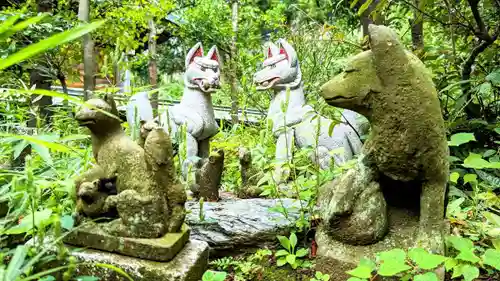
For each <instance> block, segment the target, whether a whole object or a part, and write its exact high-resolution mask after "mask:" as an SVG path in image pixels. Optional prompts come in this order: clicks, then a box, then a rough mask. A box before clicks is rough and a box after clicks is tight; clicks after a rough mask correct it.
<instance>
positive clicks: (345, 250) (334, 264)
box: [315, 208, 419, 281]
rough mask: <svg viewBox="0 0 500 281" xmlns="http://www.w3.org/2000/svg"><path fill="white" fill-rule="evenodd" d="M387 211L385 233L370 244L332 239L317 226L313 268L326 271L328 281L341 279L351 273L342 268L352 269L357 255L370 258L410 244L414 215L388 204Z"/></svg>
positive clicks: (413, 238) (412, 243)
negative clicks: (377, 240)
mask: <svg viewBox="0 0 500 281" xmlns="http://www.w3.org/2000/svg"><path fill="white" fill-rule="evenodd" d="M388 214H389V232H388V234H387V235H386V236H385V237H384V239H382V240H381V241H379V242H378V243H375V244H372V245H366V246H353V245H349V244H345V243H342V242H339V241H336V240H333V239H332V238H331V237H330V236H328V234H327V232H326V231H325V230H324V229H323V228H322V227H319V228H318V230H317V231H316V237H315V239H316V243H317V245H318V250H317V256H316V270H318V271H321V272H322V273H328V274H330V280H331V281H345V280H347V279H348V278H349V277H351V276H349V275H347V274H346V273H345V272H346V271H349V270H352V269H354V268H355V267H356V266H357V265H358V262H359V260H360V259H361V258H364V257H366V258H369V259H372V260H374V259H375V256H376V253H378V252H383V251H388V250H391V249H394V248H401V249H408V248H411V247H414V246H415V242H416V241H417V233H418V229H419V225H418V216H416V215H412V214H410V213H408V212H405V211H404V210H398V209H392V208H391V210H389V212H388ZM391 280H392V279H391Z"/></svg>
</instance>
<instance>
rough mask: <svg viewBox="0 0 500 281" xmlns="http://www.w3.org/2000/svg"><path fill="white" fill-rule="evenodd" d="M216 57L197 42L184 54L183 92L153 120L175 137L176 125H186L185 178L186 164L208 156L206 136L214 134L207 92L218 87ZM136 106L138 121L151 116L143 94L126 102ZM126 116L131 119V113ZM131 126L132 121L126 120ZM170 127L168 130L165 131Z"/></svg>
mask: <svg viewBox="0 0 500 281" xmlns="http://www.w3.org/2000/svg"><path fill="white" fill-rule="evenodd" d="M220 63H221V62H220V56H219V52H218V50H217V47H216V46H213V47H212V48H211V49H210V50H209V51H208V54H207V55H206V56H204V55H203V46H202V44H201V43H197V44H196V45H194V47H193V48H191V50H190V51H189V52H188V54H187V56H186V72H185V74H184V93H183V95H182V98H181V102H180V103H179V104H177V105H174V106H171V107H169V109H168V112H165V113H163V114H162V115H161V116H159V118H158V117H157V118H156V119H155V121H156V122H158V123H159V124H160V125H161V126H163V128H164V129H165V130H166V131H167V132H169V133H170V135H171V136H175V135H176V133H177V131H178V130H179V127H180V126H181V125H183V124H186V145H187V153H186V159H185V160H184V162H183V165H182V174H183V176H184V177H185V178H186V176H187V171H188V168H189V165H190V164H192V165H193V168H197V167H198V164H199V160H200V159H205V158H208V156H209V153H210V147H209V141H210V138H211V137H213V136H214V135H216V134H217V132H218V131H219V126H218V124H217V122H216V121H215V117H214V116H215V115H214V109H213V107H212V96H211V93H212V92H214V91H216V89H218V88H219V87H220V80H219V79H220ZM135 107H136V108H137V115H138V118H139V120H140V121H150V120H145V117H146V118H147V117H149V116H152V113H149V111H150V110H151V106H150V105H149V99H148V98H147V95H144V94H143V93H138V94H136V95H134V96H133V97H132V98H131V99H130V102H129V106H128V108H127V110H128V111H131V110H134V108H135ZM143 111H145V112H143ZM133 114H134V112H132V114H130V113H129V114H127V116H129V115H130V117H128V118H132V117H133V116H134V115H133ZM127 121H128V122H129V124H130V125H131V126H133V124H134V120H127ZM169 130H170V131H169Z"/></svg>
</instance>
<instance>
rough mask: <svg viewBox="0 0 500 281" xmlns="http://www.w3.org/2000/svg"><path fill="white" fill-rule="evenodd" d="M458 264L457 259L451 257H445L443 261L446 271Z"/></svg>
mask: <svg viewBox="0 0 500 281" xmlns="http://www.w3.org/2000/svg"><path fill="white" fill-rule="evenodd" d="M457 265H458V261H457V260H456V259H453V258H449V259H446V261H445V262H444V268H445V269H446V271H450V270H452V269H453V268H455V267H456V266H457Z"/></svg>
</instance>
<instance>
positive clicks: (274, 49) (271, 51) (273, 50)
mask: <svg viewBox="0 0 500 281" xmlns="http://www.w3.org/2000/svg"><path fill="white" fill-rule="evenodd" d="M278 54H279V49H278V46H276V44H274V43H273V42H269V43H267V48H266V51H265V53H264V56H265V57H266V59H268V58H272V57H274V56H277V55H278Z"/></svg>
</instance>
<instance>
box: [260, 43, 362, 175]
mask: <svg viewBox="0 0 500 281" xmlns="http://www.w3.org/2000/svg"><path fill="white" fill-rule="evenodd" d="M265 57H266V58H265V60H264V62H263V63H262V66H263V69H262V70H260V71H258V72H257V73H255V75H254V83H255V84H257V90H259V91H264V90H268V89H273V90H274V92H275V94H274V97H273V98H272V100H271V104H270V106H269V111H268V113H267V118H269V119H271V120H272V121H273V133H274V135H275V137H276V138H277V142H276V160H278V161H279V162H280V163H282V162H284V161H287V159H290V157H291V153H292V145H291V144H292V137H294V138H295V144H296V145H297V146H298V147H307V146H311V147H316V132H317V129H318V120H317V119H314V120H313V117H314V116H316V115H317V114H316V113H314V111H313V108H312V107H311V106H309V105H306V102H305V97H304V89H303V83H302V73H301V71H300V66H299V61H298V59H297V53H296V52H295V50H294V49H293V47H292V46H291V45H290V44H288V42H286V41H285V40H284V39H279V40H278V41H277V45H276V44H274V43H270V44H269V46H268V47H267V49H266V52H265ZM287 89H289V91H290V94H289V97H288V107H287V108H286V112H283V111H282V109H281V106H282V105H281V104H282V103H283V104H285V103H286V100H287ZM342 115H343V117H342V123H340V124H337V125H336V126H335V127H334V129H333V133H332V136H329V134H328V129H329V127H330V124H331V122H332V121H331V120H329V119H327V118H324V117H322V116H318V118H320V128H319V137H318V139H317V141H318V143H317V154H318V158H319V159H316V153H313V154H312V155H311V160H313V161H314V162H315V163H317V164H319V165H320V167H321V168H322V169H327V168H329V167H330V163H331V160H332V158H333V159H334V161H335V163H336V164H342V163H344V162H345V161H347V160H350V159H352V158H353V155H355V154H357V153H359V152H360V151H361V148H362V145H363V144H362V142H361V140H360V139H359V135H361V134H364V132H363V130H360V129H362V128H361V127H360V126H359V124H360V120H357V119H358V117H359V118H364V117H362V116H361V115H359V114H357V113H355V112H353V111H350V110H344V111H343V114H342ZM362 121H363V122H364V121H366V122H367V120H366V119H364V120H362ZM349 124H350V125H352V127H351V126H350V125H349ZM365 124H366V123H365ZM353 127H354V129H355V130H356V131H357V132H356V131H355V130H353ZM363 128H367V126H363ZM358 134H359V135H358ZM337 148H344V153H343V154H334V155H332V153H331V151H332V150H334V149H337ZM286 174H287V173H286ZM286 174H285V175H283V171H282V169H281V166H278V167H277V168H276V172H275V175H274V177H275V180H276V181H277V182H278V183H281V182H282V180H283V176H286Z"/></svg>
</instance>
